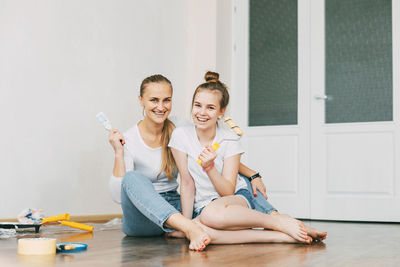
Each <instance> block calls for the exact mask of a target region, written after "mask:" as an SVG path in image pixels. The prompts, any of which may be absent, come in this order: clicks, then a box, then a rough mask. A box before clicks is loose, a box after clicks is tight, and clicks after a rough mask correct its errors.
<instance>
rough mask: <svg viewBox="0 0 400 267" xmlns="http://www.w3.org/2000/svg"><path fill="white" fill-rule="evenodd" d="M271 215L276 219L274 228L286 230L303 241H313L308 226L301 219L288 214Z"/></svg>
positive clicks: (285, 231) (281, 230)
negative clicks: (308, 232)
mask: <svg viewBox="0 0 400 267" xmlns="http://www.w3.org/2000/svg"><path fill="white" fill-rule="evenodd" d="M271 216H272V217H273V218H274V219H275V220H276V223H275V227H274V229H273V230H277V231H280V232H284V233H286V234H288V235H290V236H291V237H293V238H294V239H296V240H297V241H300V242H302V243H307V244H309V243H311V241H312V238H310V237H309V236H308V235H307V228H306V226H305V225H304V224H303V223H302V222H301V221H299V220H296V219H294V218H292V217H291V216H289V215H287V214H273V215H271Z"/></svg>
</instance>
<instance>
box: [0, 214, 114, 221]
mask: <svg viewBox="0 0 400 267" xmlns="http://www.w3.org/2000/svg"><path fill="white" fill-rule="evenodd" d="M115 218H122V214H97V215H79V216H71V219H70V221H74V222H81V223H85V222H86V223H87V222H92V223H104V222H108V221H109V220H112V219H115ZM0 222H18V220H17V219H16V218H9V219H7V218H5V219H0Z"/></svg>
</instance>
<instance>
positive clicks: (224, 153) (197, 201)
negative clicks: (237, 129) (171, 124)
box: [168, 125, 247, 211]
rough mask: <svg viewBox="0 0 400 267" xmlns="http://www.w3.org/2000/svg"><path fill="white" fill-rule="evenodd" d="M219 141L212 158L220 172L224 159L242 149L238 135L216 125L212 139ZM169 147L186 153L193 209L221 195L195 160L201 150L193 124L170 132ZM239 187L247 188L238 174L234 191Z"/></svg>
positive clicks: (240, 152)
mask: <svg viewBox="0 0 400 267" xmlns="http://www.w3.org/2000/svg"><path fill="white" fill-rule="evenodd" d="M223 139H233V140H234V141H223V142H221V141H222V140H223ZM215 142H218V143H220V145H221V147H220V148H218V149H217V151H216V152H217V158H216V159H215V160H214V163H215V168H216V169H217V170H218V171H219V172H220V173H222V168H223V165H224V159H226V158H229V157H231V156H234V155H237V154H242V153H244V150H243V148H242V146H241V145H240V142H239V137H238V136H237V135H236V134H234V133H233V132H232V131H230V130H228V129H226V128H222V127H217V131H216V135H215V138H214V140H213V142H212V143H213V144H214V143H215ZM168 146H169V147H172V148H175V149H177V150H179V151H182V152H184V153H186V154H187V155H188V169H189V173H190V174H191V176H192V177H193V180H194V183H195V186H196V193H195V197H194V210H195V211H199V210H200V209H201V208H202V207H204V206H206V205H207V204H208V203H210V202H211V201H212V200H214V199H215V198H220V197H221V196H220V195H219V194H218V193H217V191H216V190H215V187H214V185H213V184H212V182H211V180H210V178H209V177H208V176H207V174H206V173H205V172H204V171H203V168H202V167H201V166H200V165H199V164H198V163H197V162H196V161H197V159H198V157H199V155H200V153H201V152H202V151H203V149H204V146H202V145H201V144H200V142H199V139H198V138H197V133H196V128H195V126H193V125H192V126H185V127H179V128H175V130H174V131H173V133H172V136H171V140H170V142H169V145H168ZM241 188H247V185H246V182H245V181H244V180H243V178H241V177H240V176H239V175H238V180H237V182H236V188H235V192H236V191H238V190H239V189H241Z"/></svg>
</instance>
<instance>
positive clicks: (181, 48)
mask: <svg viewBox="0 0 400 267" xmlns="http://www.w3.org/2000/svg"><path fill="white" fill-rule="evenodd" d="M215 24H216V2H215V0H207V1H196V0H190V1H185V0H168V1H166V0H158V1H157V0H151V1H149V0H147V1H139V0H138V1H122V0H119V1H105V0H91V1H89V0H85V1H77V0H71V1H53V0H47V1H46V0H37V1H29V0H19V1H13V0H0V38H1V39H0V77H1V78H0V114H1V115H0V118H1V120H0V121H1V130H0V148H1V150H0V166H1V168H0V170H1V178H0V179H1V193H0V218H13V217H16V215H17V214H18V213H19V212H20V211H21V210H22V209H23V208H27V207H33V208H42V209H44V210H45V211H46V213H47V214H48V215H55V214H58V213H64V212H69V213H70V214H72V215H89V214H110V213H120V212H121V210H120V207H119V205H116V204H114V203H113V202H112V201H111V198H110V197H109V194H108V187H107V186H108V178H109V175H110V174H111V170H112V164H113V163H112V160H113V154H112V149H111V147H110V146H109V145H108V143H107V133H106V131H105V130H104V129H103V128H102V127H101V126H100V125H99V124H98V123H97V121H96V119H95V115H96V114H97V112H99V111H104V112H105V113H106V114H107V115H108V117H109V118H110V120H111V121H112V122H113V125H114V126H115V127H116V128H119V129H121V130H124V129H127V128H128V127H130V126H131V125H132V124H133V123H135V122H136V121H137V120H138V119H140V118H141V116H142V115H141V109H140V108H139V105H138V102H137V94H138V88H139V85H140V82H141V80H142V79H143V78H144V77H146V76H148V75H150V74H154V73H162V74H164V75H166V76H167V77H168V78H170V80H171V81H172V83H173V85H174V90H175V91H174V101H175V102H174V103H175V106H174V113H177V114H182V115H184V116H186V117H188V115H189V107H190V99H191V96H192V92H193V90H194V87H195V85H197V84H198V83H199V82H201V81H202V76H203V75H204V72H205V71H206V70H208V69H211V70H213V69H215V67H216V26H215ZM177 103H179V104H177Z"/></svg>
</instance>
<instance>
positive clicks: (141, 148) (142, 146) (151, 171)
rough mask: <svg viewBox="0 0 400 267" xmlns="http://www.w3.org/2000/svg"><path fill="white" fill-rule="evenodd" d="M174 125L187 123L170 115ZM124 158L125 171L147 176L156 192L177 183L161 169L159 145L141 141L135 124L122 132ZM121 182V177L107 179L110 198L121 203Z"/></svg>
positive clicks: (172, 187) (172, 188) (169, 188)
mask: <svg viewBox="0 0 400 267" xmlns="http://www.w3.org/2000/svg"><path fill="white" fill-rule="evenodd" d="M170 120H171V121H172V122H173V123H174V124H175V126H180V125H188V123H187V121H186V120H184V119H178V118H177V117H170ZM124 137H125V145H124V160H125V168H126V172H128V171H132V170H135V171H137V172H140V173H142V174H143V175H144V176H146V177H148V178H149V179H150V180H151V182H152V183H153V185H154V188H155V190H156V191H157V192H159V193H161V192H167V191H171V190H176V189H177V188H178V183H177V181H176V176H175V178H174V179H171V180H168V177H167V176H166V175H165V173H164V172H162V173H161V174H160V175H158V174H159V173H160V169H161V147H158V148H151V147H149V146H148V145H146V143H145V142H144V141H143V139H142V137H141V135H140V132H139V128H138V126H137V124H135V125H134V126H132V127H131V128H130V129H128V130H127V131H126V132H125V133H124ZM176 175H177V174H176ZM121 182H122V177H115V176H113V175H112V176H111V178H110V181H109V190H110V194H111V197H112V199H113V200H114V201H115V202H117V203H121Z"/></svg>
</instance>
